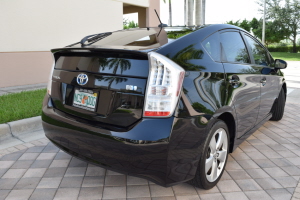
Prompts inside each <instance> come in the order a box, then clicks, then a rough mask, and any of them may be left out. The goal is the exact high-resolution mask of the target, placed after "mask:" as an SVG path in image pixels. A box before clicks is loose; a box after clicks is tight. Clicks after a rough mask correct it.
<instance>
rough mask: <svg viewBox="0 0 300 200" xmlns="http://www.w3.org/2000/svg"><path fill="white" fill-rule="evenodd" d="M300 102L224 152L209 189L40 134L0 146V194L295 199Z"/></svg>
mask: <svg viewBox="0 0 300 200" xmlns="http://www.w3.org/2000/svg"><path fill="white" fill-rule="evenodd" d="M299 110H300V105H298V104H292V103H287V105H286V111H285V114H284V117H283V119H282V120H281V121H279V122H272V121H269V122H266V123H265V124H264V125H263V126H262V127H261V128H260V129H259V130H258V131H256V132H255V133H254V134H253V135H252V136H250V137H249V138H248V139H247V140H246V141H245V142H244V143H242V144H241V145H240V146H239V147H238V148H237V149H236V150H235V152H234V153H232V154H230V155H229V156H228V163H227V166H226V169H225V172H224V174H223V176H222V178H221V180H220V182H219V183H218V185H217V186H216V187H214V188H213V189H211V190H202V189H199V188H195V187H193V186H191V185H189V184H187V183H182V184H179V185H175V186H172V187H169V188H164V187H161V186H158V185H156V184H154V183H152V182H151V181H147V180H145V179H141V178H136V177H132V176H127V175H123V174H119V173H116V172H113V171H109V170H105V169H103V168H101V167H97V166H94V165H91V164H87V163H86V162H83V161H80V160H78V159H76V158H74V157H72V156H70V155H68V154H66V153H64V152H63V151H61V150H59V149H58V148H57V147H55V146H54V145H53V144H52V143H51V142H49V140H48V139H46V138H42V139H39V140H34V141H31V142H25V143H22V144H19V145H16V146H13V147H10V148H6V149H3V150H0V153H1V154H2V156H0V199H6V200H10V199H38V200H40V199H43V200H44V199H66V200H67V199H130V200H188V199H190V200H199V199H202V200H206V199H227V200H244V199H251V200H252V199H253V200H257V199H270V200H271V199H279V200H289V199H293V200H296V199H300V184H299V183H298V182H299V179H300V114H299V112H298V111H299Z"/></svg>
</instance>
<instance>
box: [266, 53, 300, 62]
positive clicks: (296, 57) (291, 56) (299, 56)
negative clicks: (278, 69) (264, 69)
mask: <svg viewBox="0 0 300 200" xmlns="http://www.w3.org/2000/svg"><path fill="white" fill-rule="evenodd" d="M270 53H271V55H272V56H273V58H275V59H276V58H278V59H281V60H285V61H300V53H287V52H270Z"/></svg>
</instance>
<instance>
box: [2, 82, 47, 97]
mask: <svg viewBox="0 0 300 200" xmlns="http://www.w3.org/2000/svg"><path fill="white" fill-rule="evenodd" d="M46 87H47V83H39V84H33V85H21V86H13V87H2V88H0V96H1V95H4V94H11V93H17V92H22V91H29V90H38V89H44V88H46Z"/></svg>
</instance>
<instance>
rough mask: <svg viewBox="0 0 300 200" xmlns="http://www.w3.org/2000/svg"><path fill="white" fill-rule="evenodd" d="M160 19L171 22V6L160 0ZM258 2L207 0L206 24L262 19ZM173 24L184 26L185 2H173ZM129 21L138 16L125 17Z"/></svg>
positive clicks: (253, 0) (180, 0)
mask: <svg viewBox="0 0 300 200" xmlns="http://www.w3.org/2000/svg"><path fill="white" fill-rule="evenodd" d="M160 1H161V2H160V6H161V10H160V18H161V20H162V22H163V23H165V24H168V21H169V4H168V0H167V1H166V2H167V3H164V2H163V0H160ZM256 1H257V0H206V15H205V18H206V19H205V24H222V23H225V22H227V21H230V20H233V21H237V20H241V21H242V20H243V19H247V20H251V19H252V18H253V17H256V18H258V19H259V18H261V17H262V14H261V13H260V12H259V11H258V9H259V5H258V4H257V3H256ZM172 13H173V14H172V18H173V19H172V24H173V26H175V25H184V0H172ZM124 17H125V18H128V19H129V20H134V21H137V14H130V15H126V16H124Z"/></svg>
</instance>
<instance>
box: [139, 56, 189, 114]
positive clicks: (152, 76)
mask: <svg viewBox="0 0 300 200" xmlns="http://www.w3.org/2000/svg"><path fill="white" fill-rule="evenodd" d="M148 57H149V63H150V70H149V78H148V85H147V89H146V95H145V105H144V117H169V116H171V115H172V114H173V112H174V110H175V107H176V105H177V102H178V98H179V94H180V91H181V87H182V82H183V79H184V74H185V72H184V69H182V68H181V67H180V66H179V65H178V64H176V63H175V62H173V61H172V60H170V59H169V58H166V57H165V56H163V55H161V54H158V53H155V52H150V53H149V54H148Z"/></svg>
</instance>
